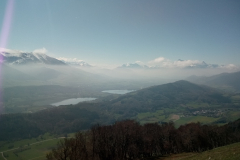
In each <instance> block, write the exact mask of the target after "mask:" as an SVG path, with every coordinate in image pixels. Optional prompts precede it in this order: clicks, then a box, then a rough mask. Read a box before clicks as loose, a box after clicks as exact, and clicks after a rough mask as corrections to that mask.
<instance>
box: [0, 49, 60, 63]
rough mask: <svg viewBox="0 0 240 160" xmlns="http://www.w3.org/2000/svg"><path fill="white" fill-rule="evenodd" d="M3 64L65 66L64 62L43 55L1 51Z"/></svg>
mask: <svg viewBox="0 0 240 160" xmlns="http://www.w3.org/2000/svg"><path fill="white" fill-rule="evenodd" d="M0 56H1V57H2V58H1V59H3V62H4V63H7V64H13V65H23V64H48V65H65V63H64V62H62V61H60V60H57V59H56V58H53V57H50V56H48V55H46V54H43V53H34V52H29V53H26V52H20V51H18V52H15V53H10V52H6V51H3V52H1V53H0Z"/></svg>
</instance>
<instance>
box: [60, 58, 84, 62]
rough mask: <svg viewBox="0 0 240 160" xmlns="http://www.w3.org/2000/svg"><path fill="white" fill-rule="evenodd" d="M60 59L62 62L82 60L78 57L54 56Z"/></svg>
mask: <svg viewBox="0 0 240 160" xmlns="http://www.w3.org/2000/svg"><path fill="white" fill-rule="evenodd" d="M56 59H58V60H60V61H63V62H71V63H72V62H83V60H80V59H77V58H65V57H59V58H56Z"/></svg>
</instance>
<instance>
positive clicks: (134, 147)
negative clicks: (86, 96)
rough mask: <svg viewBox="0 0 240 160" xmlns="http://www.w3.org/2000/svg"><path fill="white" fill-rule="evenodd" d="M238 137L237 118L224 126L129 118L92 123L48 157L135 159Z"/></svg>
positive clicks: (192, 149) (200, 147)
mask: <svg viewBox="0 0 240 160" xmlns="http://www.w3.org/2000/svg"><path fill="white" fill-rule="evenodd" d="M239 141H240V119H238V120H237V121H235V122H232V123H229V124H227V125H224V126H221V127H219V126H215V125H201V124H200V123H190V124H186V125H183V126H180V127H179V128H178V129H176V128H174V124H173V123H172V122H170V123H165V124H157V123H155V124H145V125H143V126H142V125H140V124H139V123H137V122H135V121H133V120H125V121H121V122H116V123H115V124H113V125H108V126H99V125H95V126H93V127H92V128H91V130H89V131H87V132H85V133H81V132H79V133H77V134H76V135H75V138H70V139H65V140H64V141H61V142H60V143H59V144H58V146H57V148H56V149H53V150H52V152H51V153H49V154H47V159H48V160H62V159H64V158H65V159H69V160H81V159H82V160H88V159H92V160H113V159H118V160H130V159H131V160H135V159H146V158H151V157H159V156H165V155H169V154H177V153H183V152H202V151H205V150H210V149H213V148H216V147H219V146H224V145H227V144H231V143H234V142H239Z"/></svg>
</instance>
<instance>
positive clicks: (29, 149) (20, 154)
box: [0, 134, 72, 160]
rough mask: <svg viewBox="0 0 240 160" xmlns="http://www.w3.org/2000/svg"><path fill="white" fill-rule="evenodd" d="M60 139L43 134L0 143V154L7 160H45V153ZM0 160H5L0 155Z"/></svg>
mask: <svg viewBox="0 0 240 160" xmlns="http://www.w3.org/2000/svg"><path fill="white" fill-rule="evenodd" d="M71 135H72V134H71ZM60 139H63V137H58V138H56V136H53V135H50V134H45V135H42V136H39V137H38V138H33V139H25V140H21V141H15V142H0V145H1V147H0V152H3V155H4V157H5V158H6V159H7V160H31V159H34V160H45V155H46V153H47V152H49V151H50V150H51V149H52V148H54V147H55V146H56V145H57V143H58V142H59V140H60ZM0 160H5V159H4V158H3V157H2V154H0Z"/></svg>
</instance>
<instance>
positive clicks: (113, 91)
mask: <svg viewBox="0 0 240 160" xmlns="http://www.w3.org/2000/svg"><path fill="white" fill-rule="evenodd" d="M133 91H135V90H106V91H102V92H105V93H112V94H126V93H130V92H133Z"/></svg>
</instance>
